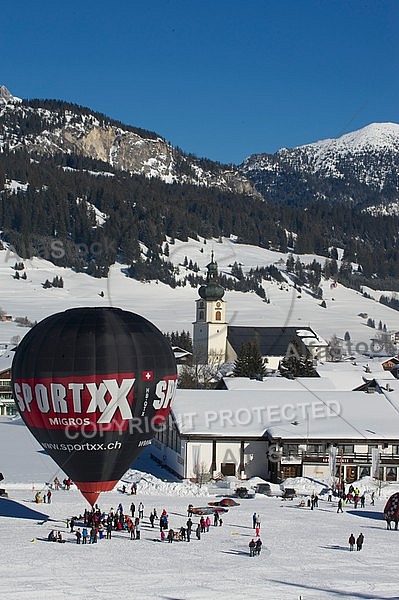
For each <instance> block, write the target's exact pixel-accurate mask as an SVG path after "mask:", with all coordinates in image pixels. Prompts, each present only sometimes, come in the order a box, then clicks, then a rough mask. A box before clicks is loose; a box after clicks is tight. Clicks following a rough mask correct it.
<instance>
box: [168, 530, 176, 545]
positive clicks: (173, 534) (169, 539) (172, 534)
mask: <svg viewBox="0 0 399 600" xmlns="http://www.w3.org/2000/svg"><path fill="white" fill-rule="evenodd" d="M174 537H175V532H174V531H173V529H169V531H168V542H169V544H171V543H172V542H173V538H174Z"/></svg>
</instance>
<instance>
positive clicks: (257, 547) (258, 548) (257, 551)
mask: <svg viewBox="0 0 399 600" xmlns="http://www.w3.org/2000/svg"><path fill="white" fill-rule="evenodd" d="M261 550H262V540H261V539H260V538H258V539H257V540H256V542H255V554H257V555H258V556H259V555H260V551H261Z"/></svg>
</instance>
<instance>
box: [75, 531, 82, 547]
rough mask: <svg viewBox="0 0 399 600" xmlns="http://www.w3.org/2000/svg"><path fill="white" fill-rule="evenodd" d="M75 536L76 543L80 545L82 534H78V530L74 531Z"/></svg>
mask: <svg viewBox="0 0 399 600" xmlns="http://www.w3.org/2000/svg"><path fill="white" fill-rule="evenodd" d="M75 535H76V543H77V544H80V540H81V537H82V534H81V533H80V529H79V528H78V529H77V530H76V533H75Z"/></svg>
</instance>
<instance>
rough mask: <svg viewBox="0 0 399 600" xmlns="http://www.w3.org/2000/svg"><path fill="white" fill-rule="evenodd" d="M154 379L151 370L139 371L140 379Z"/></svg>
mask: <svg viewBox="0 0 399 600" xmlns="http://www.w3.org/2000/svg"><path fill="white" fill-rule="evenodd" d="M153 379H154V372H153V371H142V372H141V380H142V381H152V380H153Z"/></svg>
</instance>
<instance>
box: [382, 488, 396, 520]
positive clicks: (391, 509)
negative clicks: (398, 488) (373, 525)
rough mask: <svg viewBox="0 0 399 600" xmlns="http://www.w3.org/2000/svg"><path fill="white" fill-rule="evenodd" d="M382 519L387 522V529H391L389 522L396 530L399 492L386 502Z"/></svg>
mask: <svg viewBox="0 0 399 600" xmlns="http://www.w3.org/2000/svg"><path fill="white" fill-rule="evenodd" d="M384 519H385V520H386V522H387V527H388V528H389V529H390V528H391V521H393V522H394V523H395V529H397V528H398V522H399V492H395V494H392V496H390V497H389V498H388V500H387V503H386V504H385V508H384Z"/></svg>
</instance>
